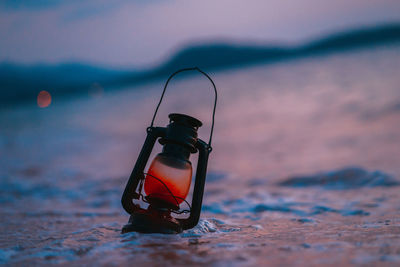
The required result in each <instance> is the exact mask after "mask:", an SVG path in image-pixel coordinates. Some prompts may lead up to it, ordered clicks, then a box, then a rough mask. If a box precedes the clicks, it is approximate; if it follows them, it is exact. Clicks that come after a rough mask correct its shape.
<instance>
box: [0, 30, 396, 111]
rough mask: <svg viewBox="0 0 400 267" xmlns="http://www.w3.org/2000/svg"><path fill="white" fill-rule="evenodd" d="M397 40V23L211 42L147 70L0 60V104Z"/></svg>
mask: <svg viewBox="0 0 400 267" xmlns="http://www.w3.org/2000/svg"><path fill="white" fill-rule="evenodd" d="M399 41H400V24H392V25H385V26H380V27H373V28H364V29H358V30H352V31H348V32H342V33H338V34H334V35H330V36H328V37H325V38H322V39H320V40H316V41H312V42H310V43H307V44H304V45H301V46H297V47H287V46H259V45H258V46H257V45H232V44H226V43H225V44H224V43H214V44H213V43H210V44H203V45H197V46H190V47H187V48H185V49H183V50H181V51H179V52H178V53H176V54H175V55H174V56H172V57H171V58H170V60H168V61H167V62H165V63H164V64H161V65H160V66H158V67H156V68H154V69H151V70H147V71H117V70H111V69H104V68H96V67H92V66H88V65H83V64H61V65H57V66H51V65H34V66H20V65H14V64H10V63H3V64H0V89H1V96H0V105H1V106H6V105H12V104H15V103H19V102H24V101H27V100H32V99H35V97H36V95H37V93H38V92H39V91H40V90H47V91H49V92H50V93H51V94H52V95H53V96H62V95H72V94H79V93H87V92H88V90H90V88H91V87H92V86H93V84H94V83H97V84H101V85H102V86H103V87H105V88H119V87H123V86H128V85H131V86H133V85H137V84H140V83H145V82H150V81H153V80H155V79H160V78H161V79H166V78H167V76H168V75H169V74H170V73H172V72H174V71H175V70H177V69H180V68H184V67H193V66H197V67H199V68H202V69H204V70H206V71H210V70H213V71H217V70H223V69H227V68H233V67H244V66H247V65H254V64H259V63H263V64H265V63H273V62H277V61H282V60H287V59H293V58H301V57H307V56H315V55H318V54H327V53H334V52H341V51H346V50H351V49H360V48H364V47H373V46H380V45H384V44H389V43H394V42H399Z"/></svg>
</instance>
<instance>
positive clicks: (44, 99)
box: [37, 90, 51, 108]
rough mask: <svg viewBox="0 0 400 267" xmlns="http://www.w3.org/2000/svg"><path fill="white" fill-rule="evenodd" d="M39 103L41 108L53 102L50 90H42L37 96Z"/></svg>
mask: <svg viewBox="0 0 400 267" xmlns="http://www.w3.org/2000/svg"><path fill="white" fill-rule="evenodd" d="M37 104H38V106H39V107H41V108H46V107H48V106H49V105H50V104H51V95H50V93H49V92H47V91H45V90H43V91H40V92H39V94H38V96H37Z"/></svg>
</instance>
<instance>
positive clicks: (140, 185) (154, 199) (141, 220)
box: [121, 67, 217, 233]
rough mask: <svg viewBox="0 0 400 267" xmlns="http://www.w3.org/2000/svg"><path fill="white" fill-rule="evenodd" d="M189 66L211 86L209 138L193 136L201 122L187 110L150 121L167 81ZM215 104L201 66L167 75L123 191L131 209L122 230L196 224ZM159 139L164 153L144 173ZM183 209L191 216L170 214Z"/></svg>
mask: <svg viewBox="0 0 400 267" xmlns="http://www.w3.org/2000/svg"><path fill="white" fill-rule="evenodd" d="M192 70H196V71H198V72H200V73H202V74H203V75H205V76H206V77H207V78H208V79H209V80H210V82H211V83H212V85H213V87H214V93H215V100H214V109H213V115H212V125H211V133H210V139H209V142H208V143H206V142H204V141H203V140H201V139H200V138H198V136H197V130H198V128H199V127H201V126H202V123H201V122H200V121H199V120H197V119H195V118H193V117H191V116H188V115H185V114H178V113H172V114H170V115H169V119H170V122H169V124H168V125H167V127H154V126H153V125H154V120H155V117H156V115H157V111H158V109H159V107H160V104H161V102H162V100H163V97H164V94H165V90H166V88H167V86H168V83H169V81H170V80H171V79H172V77H174V76H175V75H176V74H178V73H180V72H184V71H192ZM216 104H217V90H216V87H215V84H214V82H213V81H212V79H211V78H210V77H209V76H208V75H207V74H206V73H205V72H203V71H201V70H200V69H199V68H197V67H196V68H187V69H182V70H178V71H177V72H175V73H173V74H172V75H171V76H170V77H169V78H168V80H167V82H166V84H165V86H164V90H163V92H162V94H161V98H160V101H159V103H158V105H157V107H156V110H155V112H154V115H153V119H152V121H151V125H150V127H148V128H147V137H146V140H145V142H144V145H143V147H142V150H141V152H140V154H139V157H138V159H137V161H136V164H135V166H134V168H133V171H132V173H131V176H130V178H129V180H128V183H127V185H126V187H125V190H124V193H123V195H122V199H121V202H122V206H123V208H124V209H125V211H126V212H127V213H129V214H130V218H129V222H128V224H126V225H125V226H124V227H123V228H122V232H123V233H125V232H131V231H136V232H143V233H179V232H182V231H183V230H186V229H190V228H193V227H194V226H196V225H197V223H198V221H199V218H200V211H201V204H202V200H203V192H204V185H205V180H206V172H207V163H208V156H209V154H210V152H211V150H212V148H211V140H212V134H213V129H214V116H215V108H216ZM157 140H158V141H159V143H160V144H161V145H162V146H163V147H162V152H161V153H159V154H158V155H157V156H156V157H155V158H154V159H153V160H152V162H151V164H150V167H149V169H148V170H147V172H145V167H146V165H147V162H148V160H149V157H150V154H151V152H152V150H153V147H154V145H155V143H156V141H157ZM194 153H198V162H197V169H196V174H195V181H194V188H193V196H192V201H191V204H189V202H188V201H187V200H186V197H187V195H188V192H189V189H190V185H191V181H192V163H191V162H190V160H189V159H190V155H191V154H194ZM143 192H144V193H145V194H143ZM140 200H141V201H142V202H145V203H147V204H148V206H147V208H143V207H142V206H141V205H140V203H139V201H140ZM142 204H143V203H142ZM182 205H187V206H188V207H189V209H185V210H182V208H181V206H182ZM182 213H186V214H187V213H188V214H189V215H188V216H186V217H183V218H182V217H179V216H176V215H173V214H182Z"/></svg>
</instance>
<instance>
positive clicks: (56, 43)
mask: <svg viewBox="0 0 400 267" xmlns="http://www.w3.org/2000/svg"><path fill="white" fill-rule="evenodd" d="M393 22H395V23H399V22H400V1H399V0H330V1H328V0H201V1H189V0H145V1H143V0H140V1H139V0H113V1H108V0H68V1H61V0H25V1H21V0H0V62H12V63H17V64H43V63H45V64H59V63H63V62H81V63H87V64H92V65H99V66H113V67H121V68H126V67H135V68H143V67H151V66H154V65H157V64H158V63H160V62H162V61H164V60H166V59H168V58H169V57H170V56H171V55H172V54H173V53H174V52H176V51H178V50H179V49H181V48H182V47H185V46H187V45H191V44H195V43H209V42H213V41H218V42H222V41H227V42H235V43H258V44H271V43H272V44H279V43H282V44H290V45H295V44H299V43H302V42H306V41H308V40H311V39H316V38H318V37H320V36H323V35H325V34H330V33H333V32H336V31H341V30H347V29H351V28H357V27H363V26H374V25H380V24H384V23H393Z"/></svg>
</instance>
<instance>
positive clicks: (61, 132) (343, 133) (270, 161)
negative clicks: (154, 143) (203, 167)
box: [0, 46, 400, 266]
mask: <svg viewBox="0 0 400 267" xmlns="http://www.w3.org/2000/svg"><path fill="white" fill-rule="evenodd" d="M399 51H400V48H399V47H398V46H392V47H387V48H381V49H379V50H362V51H357V52H356V51H353V52H351V53H342V54H335V55H330V56H324V57H315V58H308V59H302V60H294V61H288V62H282V63H279V64H274V65H265V66H255V67H250V68H246V69H237V70H230V71H226V72H221V73H215V74H213V73H211V75H212V77H213V78H214V80H215V82H216V84H217V87H218V89H219V96H220V98H219V99H220V101H219V103H218V104H219V105H218V109H217V115H216V119H217V121H216V128H215V138H214V145H213V147H214V150H213V152H212V154H211V158H210V163H209V173H208V176H207V183H206V191H205V196H204V205H203V212H202V216H201V221H200V223H199V225H198V226H197V227H195V228H194V229H192V230H188V231H185V232H183V233H182V234H179V235H160V234H151V235H146V234H138V233H127V234H121V233H120V230H121V228H122V226H123V225H124V224H125V223H126V222H127V220H128V215H127V214H126V213H125V212H124V211H123V209H122V207H121V204H120V197H121V195H122V191H123V189H124V187H125V183H126V181H127V179H128V176H129V174H130V172H131V170H132V167H133V164H134V162H135V160H136V158H137V155H138V153H139V149H140V147H141V146H142V142H143V141H144V137H145V129H146V127H147V126H148V124H149V123H150V120H151V116H152V112H153V110H154V108H155V105H156V103H157V100H158V97H159V95H160V93H161V89H162V86H163V84H151V85H147V86H143V87H141V88H135V89H132V90H125V91H112V92H108V91H107V88H105V92H104V93H102V94H97V95H95V96H93V95H92V96H82V97H80V98H77V99H61V100H60V99H53V102H52V104H51V105H50V106H49V107H48V108H44V109H41V108H39V107H37V106H36V105H35V103H32V104H31V105H26V106H19V107H14V108H9V109H7V110H2V111H1V112H0V125H1V130H0V166H1V168H0V203H1V207H2V208H1V209H0V216H1V217H2V218H3V219H2V220H1V222H0V229H1V230H0V263H2V264H7V265H28V264H29V265H43V264H63V265H84V264H87V265H95V264H96V265H124V264H125V265H128V264H139V265H143V266H145V265H151V266H165V265H178V266H180V265H212V266H228V265H229V266H231V265H233V266H256V265H260V264H263V265H265V264H270V265H301V266H313V265H321V264H324V265H338V264H342V265H352V264H355V265H367V266H372V265H383V266H397V265H398V264H399V262H400V238H399V237H400V206H399V203H400V202H399V200H400V193H399V192H400V191H399V190H400V187H399V186H398V183H399V178H400V161H399V159H400V145H399V144H400V126H399V125H400V107H399V105H400V90H399V85H400V75H399V74H400V73H399V69H400V53H399ZM170 89H171V91H169V92H167V94H166V102H165V105H164V106H162V107H161V109H160V113H159V114H160V116H159V118H158V119H157V124H158V125H162V126H164V125H166V123H167V114H168V113H171V112H181V113H187V114H191V115H193V116H195V117H197V118H199V119H200V120H202V121H203V122H204V124H205V126H204V127H202V129H201V130H200V136H201V137H202V139H204V140H207V138H208V135H207V134H208V131H209V122H210V118H211V113H210V110H211V103H212V94H211V88H210V86H209V84H208V83H207V81H206V80H203V78H201V77H199V78H197V77H193V78H190V79H185V80H180V79H178V80H177V81H176V82H174V83H172V84H171V87H170ZM207 90H208V91H207ZM182 100H183V101H182ZM156 152H158V151H156ZM156 152H155V153H156ZM196 160H197V158H196V157H193V158H192V162H193V163H195V162H196Z"/></svg>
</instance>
